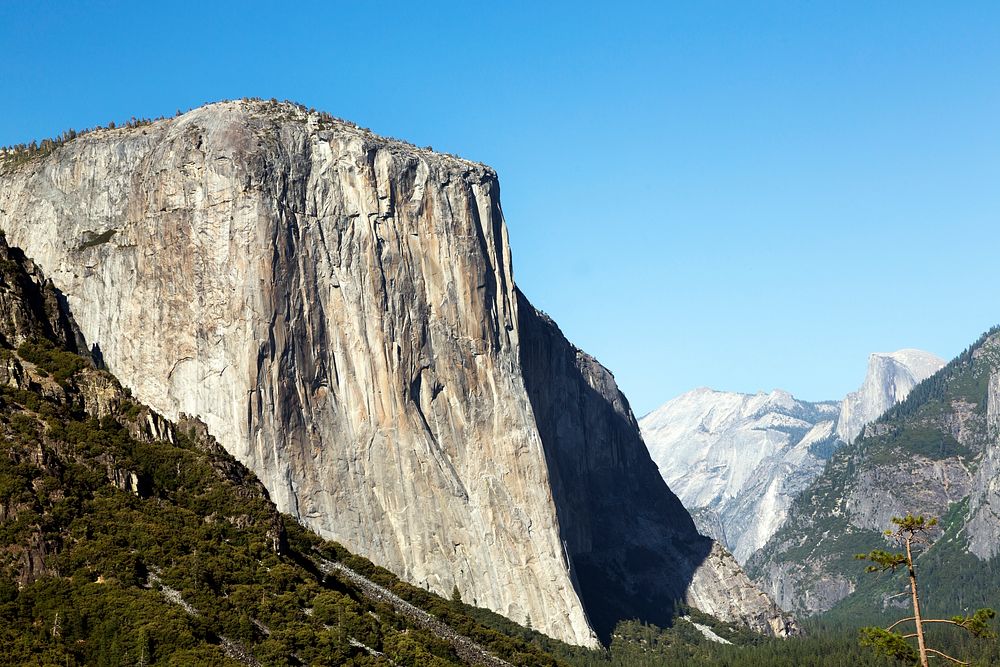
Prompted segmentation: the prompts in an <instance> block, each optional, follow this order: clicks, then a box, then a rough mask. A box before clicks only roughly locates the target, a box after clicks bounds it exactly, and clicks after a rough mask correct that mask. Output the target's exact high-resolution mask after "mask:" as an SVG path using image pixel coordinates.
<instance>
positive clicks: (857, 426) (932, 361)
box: [837, 349, 944, 442]
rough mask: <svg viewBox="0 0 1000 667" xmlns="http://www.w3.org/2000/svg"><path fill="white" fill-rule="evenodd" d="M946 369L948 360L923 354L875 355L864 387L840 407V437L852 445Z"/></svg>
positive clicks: (897, 352)
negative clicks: (876, 421)
mask: <svg viewBox="0 0 1000 667" xmlns="http://www.w3.org/2000/svg"><path fill="white" fill-rule="evenodd" d="M943 366H944V359H941V358H940V357H938V356H937V355H935V354H931V353H930V352H924V351H923V350H914V349H906V350H898V351H896V352H891V353H882V352H875V353H873V354H872V355H871V356H870V357H868V373H867V374H866V375H865V381H864V384H862V385H861V387H860V388H859V389H858V390H857V391H854V392H851V393H850V394H848V395H847V397H846V398H844V400H843V402H842V403H841V404H840V420H839V421H838V422H837V437H839V438H840V439H841V440H842V441H844V442H852V441H853V440H854V438H856V437H857V436H858V435H859V434H860V433H861V431H862V429H864V427H865V424H868V423H869V422H872V421H874V420H875V419H876V418H878V417H879V416H880V415H882V413H883V412H885V411H886V410H888V409H889V408H891V407H892V406H894V405H896V404H897V403H899V402H900V401H902V400H903V399H904V398H906V396H907V395H908V394H909V393H910V391H911V390H912V389H913V388H914V387H915V386H917V385H918V384H920V382H921V381H923V380H925V379H926V378H929V377H930V376H931V375H933V374H934V373H937V372H938V371H939V370H941V368H942V367H943Z"/></svg>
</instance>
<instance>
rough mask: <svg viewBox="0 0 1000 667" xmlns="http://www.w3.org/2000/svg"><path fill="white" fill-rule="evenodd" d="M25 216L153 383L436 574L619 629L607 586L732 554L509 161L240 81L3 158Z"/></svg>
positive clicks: (345, 527) (408, 562) (23, 235)
mask: <svg viewBox="0 0 1000 667" xmlns="http://www.w3.org/2000/svg"><path fill="white" fill-rule="evenodd" d="M0 228H2V229H4V230H6V231H7V233H8V235H9V236H10V237H11V240H12V242H13V243H16V244H17V245H20V246H22V247H23V248H25V250H26V252H27V253H28V254H29V255H30V256H31V257H33V258H34V259H35V260H37V261H38V262H39V263H40V264H41V265H42V266H43V267H44V268H45V269H46V271H47V273H48V275H50V276H51V278H52V280H53V281H54V283H55V284H56V285H57V286H58V287H59V288H60V289H61V290H62V291H63V292H65V293H66V295H67V297H68V299H69V302H70V305H71V307H72V310H73V312H74V314H75V317H76V320H77V321H78V322H79V324H80V328H81V330H82V331H83V332H84V334H85V335H86V337H87V340H88V341H90V342H91V343H93V344H94V345H95V346H99V352H100V354H101V355H102V357H103V359H104V360H105V362H106V363H107V365H108V366H109V368H111V369H112V370H113V371H114V372H115V373H116V374H117V375H118V377H120V378H121V379H122V381H123V382H125V383H126V384H127V385H129V386H130V387H131V389H132V390H133V392H134V393H135V395H136V396H137V397H138V398H139V399H140V400H142V401H143V402H145V403H147V404H149V405H151V406H152V407H153V408H154V409H155V410H157V411H159V412H161V413H163V414H164V415H166V416H168V417H170V418H177V417H178V416H179V415H180V414H182V413H183V414H190V415H194V416H196V417H198V418H200V419H201V420H203V421H204V422H205V424H206V425H207V427H208V430H209V431H210V432H211V433H212V434H213V435H214V436H215V437H216V438H218V440H219V442H220V443H221V444H222V445H223V446H224V447H225V448H226V449H227V450H228V451H229V452H231V453H232V454H234V455H235V456H236V457H237V458H238V459H240V460H241V461H242V462H244V463H245V464H247V465H248V466H249V467H250V468H251V469H253V470H254V471H255V472H256V473H257V474H258V476H259V477H260V478H261V480H262V481H264V483H265V485H266V486H267V488H268V490H269V491H270V493H271V495H272V497H273V498H274V500H275V502H276V504H277V505H278V506H279V507H280V508H281V509H283V510H286V511H289V512H291V513H293V514H294V515H296V516H297V517H299V518H300V519H301V520H302V521H303V522H304V523H306V524H307V525H309V526H310V527H311V528H313V529H315V530H316V531H317V532H319V533H320V534H321V535H323V536H324V537H327V538H332V539H335V540H338V541H340V542H342V543H343V544H344V545H345V546H347V547H348V548H349V549H351V550H353V551H357V552H360V553H363V554H365V555H366V556H368V557H370V558H371V559H373V560H374V561H376V562H378V563H379V564H381V565H384V566H385V567H387V568H389V569H391V570H393V571H395V572H397V573H399V574H400V575H401V576H402V577H404V578H406V579H408V580H409V581H412V582H415V583H417V584H421V585H425V586H427V587H429V588H431V589H432V590H434V591H436V592H439V593H447V592H450V591H451V590H452V588H453V587H455V586H457V587H458V589H459V590H460V591H461V593H462V596H463V598H464V599H465V600H466V601H469V602H472V603H474V604H478V605H481V606H485V607H489V608H491V609H494V610H496V611H498V612H500V613H502V614H505V615H507V616H508V617H510V618H513V619H514V620H517V621H524V620H525V619H526V618H528V617H530V618H531V622H532V624H533V625H534V626H535V627H537V628H539V629H540V630H542V631H544V632H546V633H548V634H550V635H552V636H555V637H558V638H560V639H563V640H566V641H569V642H573V643H577V644H586V645H593V644H595V643H596V639H595V636H594V633H593V631H592V627H591V623H590V621H589V620H588V617H587V611H590V612H591V613H594V610H596V609H599V608H603V607H604V606H607V607H609V608H611V609H613V610H616V611H617V613H619V614H626V615H624V616H621V617H623V618H631V617H634V616H639V617H642V614H644V613H646V609H648V608H649V607H650V606H651V605H652V606H655V607H656V608H658V609H662V608H666V607H668V606H669V602H670V601H671V600H673V599H674V598H675V597H678V596H683V595H684V591H685V590H687V588H688V584H689V583H690V580H691V578H692V577H697V576H698V575H697V574H696V573H697V571H698V569H699V568H701V569H702V570H704V569H705V567H707V566H703V565H702V563H701V561H702V560H703V559H704V556H705V555H707V553H708V552H709V550H710V544H709V543H708V542H707V541H706V540H702V539H701V538H699V537H698V536H697V534H696V533H695V531H694V529H693V526H692V525H691V521H690V518H689V517H688V516H687V514H686V513H685V512H684V510H683V508H682V507H681V506H680V505H679V503H677V501H676V498H674V496H673V495H672V494H671V493H670V492H669V490H668V489H667V488H666V486H665V485H664V484H663V482H662V481H661V480H660V479H659V477H658V476H657V475H656V470H655V467H654V466H653V465H652V463H651V462H650V461H649V458H648V455H646V453H645V450H644V449H643V448H642V442H641V439H640V438H639V435H638V431H637V429H636V426H635V422H634V419H633V418H632V416H631V412H630V411H629V409H628V406H627V403H626V402H625V400H624V397H622V396H621V394H620V393H619V392H618V390H617V388H616V387H615V385H614V382H613V379H612V378H611V375H610V373H608V372H607V371H606V370H605V369H603V368H602V367H600V365H599V364H597V363H596V362H595V361H593V360H592V359H590V358H589V357H585V356H580V355H582V353H578V352H576V351H573V350H574V348H571V346H569V344H568V343H566V342H565V339H563V338H562V336H561V334H559V332H558V330H557V329H556V328H555V327H554V325H553V324H552V323H551V322H548V321H547V320H545V319H544V318H541V317H540V316H538V315H537V314H536V313H535V312H534V310H533V309H532V308H531V307H530V305H529V304H528V303H527V301H525V300H524V299H523V297H521V296H520V295H519V294H518V293H517V291H516V289H515V287H514V282H513V278H512V273H511V261H510V248H509V245H508V242H507V236H506V234H507V233H506V228H505V225H504V222H503V216H502V213H501V209H500V202H499V186H498V183H497V179H496V175H495V174H494V172H493V171H492V170H491V169H489V168H488V167H485V166H483V165H479V164H475V163H472V162H468V161H465V160H461V159H459V158H455V157H450V156H445V155H440V154H435V153H432V152H431V151H429V150H422V149H418V148H415V147H413V146H411V145H409V144H404V143H402V142H397V141H392V140H386V139H382V138H379V137H376V136H374V135H372V134H371V133H370V132H368V131H366V130H362V129H359V128H357V127H355V126H353V125H350V124H348V123H344V122H341V121H334V120H332V119H330V118H329V117H326V116H322V115H319V114H315V113H306V112H305V111H304V110H303V109H301V108H299V107H296V106H294V105H289V104H276V103H267V102H253V101H242V102H226V103H219V104H214V105H210V106H208V107H204V108H201V109H198V110H195V111H193V112H190V113H188V114H185V115H184V116H181V117H179V118H177V119H172V120H168V121H159V122H156V123H154V124H152V125H147V126H143V127H139V128H132V129H124V130H123V129H119V130H101V131H96V132H93V133H90V134H87V135H85V136H83V137H79V138H77V139H75V140H74V141H72V142H70V143H69V144H67V145H64V146H62V147H60V148H58V149H57V150H55V152H54V153H52V154H51V155H48V156H46V157H44V158H39V159H37V160H34V161H31V162H28V163H27V164H24V165H21V166H19V167H17V168H12V167H9V166H8V167H4V166H3V163H2V162H0ZM546 346H548V347H546ZM95 352H96V350H95ZM560 392H565V393H564V394H563V393H560ZM633 483H635V485H636V486H635V488H628V487H630V485H632V484H633ZM590 485H593V487H591V486H590ZM591 512H593V514H591ZM653 546H655V547H657V548H660V547H664V546H666V547H668V551H669V550H672V551H671V552H670V555H669V556H668V557H663V556H657V555H656V554H651V547H653ZM633 571H634V572H636V573H637V574H636V578H634V579H633V578H632V574H631V573H632V572H633ZM604 596H607V597H606V598H605V597H604ZM702 597H703V598H704V599H706V600H708V599H711V596H702ZM581 598H582V600H583V601H582V602H581ZM768 604H769V601H766V600H765V601H763V602H762V601H760V600H759V598H758V599H757V600H756V601H755V602H754V603H753V604H751V603H750V602H745V603H744V602H741V603H740V605H738V606H737V607H738V608H737V609H736V610H735V611H733V610H728V611H732V613H730V616H731V617H732V618H733V619H734V620H740V621H743V622H745V623H746V624H749V625H752V626H754V627H760V628H761V629H768V628H771V630H770V631H772V632H777V631H778V630H775V629H774V628H776V627H777V626H776V625H775V624H774V623H771V622H770V621H772V620H774V618H775V617H776V618H779V619H780V614H778V612H777V609H776V608H774V606H773V604H771V605H770V606H768ZM585 608H586V609H587V611H585ZM705 611H707V612H709V613H711V612H713V611H715V610H714V609H711V608H709V609H705ZM728 611H727V613H728ZM779 625H780V623H779ZM600 627H604V626H600ZM782 631H783V630H782Z"/></svg>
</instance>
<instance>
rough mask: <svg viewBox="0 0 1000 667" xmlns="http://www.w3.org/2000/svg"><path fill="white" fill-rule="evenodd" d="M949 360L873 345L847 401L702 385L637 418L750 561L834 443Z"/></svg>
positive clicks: (679, 485)
mask: <svg viewBox="0 0 1000 667" xmlns="http://www.w3.org/2000/svg"><path fill="white" fill-rule="evenodd" d="M943 365H944V362H943V361H942V360H941V359H939V358H938V357H936V356H934V355H933V354H930V353H928V352H923V351H920V350H899V351H897V352H892V353H875V354H872V355H871V356H870V357H869V361H868V372H867V374H866V376H865V380H864V383H863V384H862V385H861V387H860V388H859V389H858V391H856V392H852V393H851V394H849V395H848V396H847V397H846V398H845V399H844V400H843V401H841V402H840V403H835V402H833V401H826V402H819V403H811V402H808V401H802V400H799V399H796V398H795V397H794V396H792V395H791V394H789V393H788V392H786V391H781V390H775V391H773V392H771V393H769V394H765V393H763V392H761V393H757V394H739V393H735V392H723V391H714V390H712V389H707V388H702V389H696V390H694V391H690V392H688V393H686V394H683V395H681V396H678V397H677V398H675V399H672V400H670V401H668V402H666V403H665V404H663V405H662V406H660V407H659V408H657V409H656V410H654V411H653V412H651V413H650V414H648V415H647V416H645V417H643V418H642V420H641V421H640V427H641V428H642V434H643V438H644V439H645V441H646V444H647V446H648V447H649V451H650V455H651V456H652V457H653V460H654V461H655V462H656V464H657V465H658V466H659V469H660V473H661V474H662V475H663V479H664V480H666V482H667V484H668V485H669V486H670V488H671V489H672V490H673V491H674V492H675V493H677V495H678V497H679V498H680V499H681V502H683V503H684V506H685V507H686V508H688V510H689V511H690V512H691V514H692V516H693V517H694V518H695V522H696V524H697V525H698V528H699V530H700V531H701V532H702V533H704V534H706V535H710V536H711V537H713V538H715V539H716V540H718V541H719V542H721V543H722V544H724V545H725V546H726V547H727V548H729V549H730V550H731V551H732V552H733V555H734V556H736V559H737V560H738V561H739V562H741V563H745V562H746V561H747V559H749V558H750V557H751V556H752V555H753V554H754V553H755V552H756V551H757V550H758V549H760V548H761V547H763V546H764V544H765V543H767V540H768V539H770V537H771V536H772V535H773V534H774V533H775V531H777V530H778V529H779V528H780V527H781V525H782V524H783V523H784V521H785V519H786V517H787V516H788V510H789V507H790V506H791V504H792V501H793V500H794V499H795V497H796V496H798V494H799V493H801V492H802V491H803V490H804V489H805V488H806V487H807V486H808V485H809V483H810V482H812V480H813V479H815V478H816V476H817V475H819V474H820V472H821V471H822V470H823V466H824V465H825V464H826V461H827V460H828V459H829V457H830V455H831V454H832V453H833V451H834V450H835V449H836V448H837V447H839V446H840V445H842V444H843V443H844V442H846V441H849V440H850V439H852V438H853V435H856V430H857V429H858V428H860V427H861V426H863V425H864V424H866V423H868V422H870V421H873V420H874V419H875V418H877V417H878V416H879V415H881V414H882V413H883V412H885V410H886V409H888V408H889V407H891V406H893V405H895V404H896V403H898V402H899V401H901V400H902V399H904V398H905V397H906V395H907V394H908V393H909V392H910V390H911V389H912V388H913V387H914V386H915V385H916V384H917V382H919V381H920V380H923V379H924V378H927V377H929V376H930V375H932V374H933V373H934V372H935V371H937V370H938V369H940V368H941V366H943Z"/></svg>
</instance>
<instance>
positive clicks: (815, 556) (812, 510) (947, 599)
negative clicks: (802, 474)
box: [748, 328, 1000, 614]
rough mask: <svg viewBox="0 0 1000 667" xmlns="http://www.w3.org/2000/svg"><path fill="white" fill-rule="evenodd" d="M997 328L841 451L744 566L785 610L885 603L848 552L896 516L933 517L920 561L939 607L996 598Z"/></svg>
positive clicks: (999, 476)
mask: <svg viewBox="0 0 1000 667" xmlns="http://www.w3.org/2000/svg"><path fill="white" fill-rule="evenodd" d="M998 480H1000V329H996V328H995V329H992V330H990V331H989V332H987V333H986V334H984V335H983V336H982V337H981V338H980V339H979V340H978V341H976V342H975V343H974V344H973V345H972V346H970V347H969V348H968V349H967V350H966V351H965V352H963V353H962V354H961V355H959V356H958V357H957V358H956V359H954V360H953V361H951V362H949V363H948V365H947V366H945V367H944V368H943V369H941V370H940V371H938V372H937V373H935V374H934V375H933V376H931V377H930V378H928V379H926V380H925V381H923V382H922V383H920V384H918V385H917V386H916V387H915V388H913V389H912V391H911V392H910V393H909V395H908V397H907V398H906V400H904V401H903V402H901V403H899V404H897V405H896V406H894V407H892V408H890V409H889V410H888V411H887V412H886V413H885V414H884V415H883V416H881V417H880V418H879V419H878V420H876V421H875V422H874V423H872V424H869V425H868V426H866V427H865V428H864V430H863V432H862V433H861V434H860V436H859V437H858V438H857V439H856V440H855V441H854V442H852V443H851V444H849V445H845V446H844V447H842V448H841V449H839V450H838V451H837V452H836V453H835V454H834V456H833V457H832V459H831V460H830V462H829V463H828V464H827V466H826V468H825V469H824V471H823V473H822V474H821V475H820V476H819V477H817V478H816V479H815V480H814V481H813V483H812V484H811V485H810V486H809V488H808V489H807V490H806V491H805V492H803V493H802V494H801V495H800V496H799V497H798V498H797V499H796V500H795V502H794V504H793V506H792V508H791V511H790V513H789V516H788V519H787V521H786V522H785V524H784V526H782V528H781V529H780V530H779V531H778V532H777V533H775V535H774V536H773V537H772V539H771V540H770V541H769V542H768V544H767V545H765V547H764V548H763V549H762V550H761V551H759V552H758V553H757V554H755V555H754V556H753V557H752V558H751V559H750V561H749V563H748V569H749V570H750V571H751V573H752V574H753V575H754V576H755V577H757V578H758V580H759V581H761V582H762V583H763V584H764V586H765V588H767V589H768V590H769V591H770V592H771V593H772V594H773V595H774V596H775V598H776V599H777V600H778V601H779V604H781V605H782V606H783V607H784V608H786V609H794V610H796V611H797V612H799V613H804V614H813V613H819V612H824V611H827V610H829V609H831V608H833V607H834V606H835V605H836V606H837V607H838V608H844V609H845V613H854V612H853V611H850V610H854V609H855V608H856V607H859V606H860V607H869V608H870V607H872V603H874V604H875V606H876V608H877V606H878V604H879V603H881V604H883V605H888V604H892V602H891V601H892V599H893V596H892V593H894V592H895V590H890V589H887V588H886V587H885V585H884V584H883V583H880V582H878V581H876V580H871V579H870V578H868V579H866V578H864V577H863V568H860V567H858V564H857V562H856V561H854V560H853V558H852V556H853V554H854V553H858V552H862V551H866V550H869V549H872V548H878V547H879V546H881V545H882V544H883V538H882V535H881V531H882V530H883V529H885V528H886V527H887V526H888V525H889V521H890V518H891V517H892V516H899V515H902V514H905V513H906V512H914V513H919V514H924V515H927V516H933V517H940V518H941V520H942V531H941V532H940V533H939V534H938V535H936V536H935V539H936V541H935V542H934V544H933V546H932V547H931V548H930V549H928V550H927V551H926V552H925V553H923V554H922V555H921V556H920V558H919V559H918V564H920V567H921V571H922V573H923V579H924V581H925V584H924V586H925V587H927V586H928V585H930V586H932V587H933V588H931V589H929V590H927V591H926V593H927V594H928V595H929V597H930V598H931V599H932V600H934V601H935V604H941V605H942V606H943V607H944V608H945V609H948V608H951V609H954V610H957V611H960V610H962V609H965V608H976V607H981V606H996V605H997V604H998V603H1000V586H998V584H997V581H998V580H1000V579H998V577H1000V560H998V559H997V558H996V556H997V554H998V550H1000V483H998Z"/></svg>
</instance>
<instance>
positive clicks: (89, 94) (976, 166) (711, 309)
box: [0, 1, 1000, 414]
mask: <svg viewBox="0 0 1000 667" xmlns="http://www.w3.org/2000/svg"><path fill="white" fill-rule="evenodd" d="M289 5H290V6H291V3H289ZM540 5H541V6H540ZM872 5H877V6H872ZM154 6H155V7H157V8H156V9H150V8H151V7H154ZM163 6H164V7H166V3H163ZM159 7H160V4H156V5H153V4H152V3H135V2H132V3H127V4H126V3H110V2H91V3H79V5H78V6H71V3H54V2H53V3H28V2H23V3H14V2H4V3H0V43H2V44H3V45H4V49H3V51H4V60H3V63H2V65H0V109H2V113H0V144H10V143H16V142H21V141H27V140H30V139H32V138H41V137H45V136H50V135H54V134H57V133H59V132H60V131H62V130H64V129H66V128H68V127H74V128H81V127H86V126H91V125H94V124H99V123H102V124H103V123H106V122H107V121H109V120H116V121H121V120H126V119H128V118H129V117H130V116H133V115H134V116H157V115H169V114H172V113H173V112H174V111H175V110H176V109H178V108H180V109H182V110H186V109H188V108H191V107H194V106H198V105H200V104H202V103H205V102H209V101H214V100H218V99H224V98H232V97H241V96H260V97H277V98H282V99H283V98H289V99H294V100H297V101H300V102H302V103H304V104H306V105H309V106H314V107H316V108H320V109H324V110H327V111H329V112H331V113H333V114H334V115H337V116H341V117H345V118H349V119H351V120H354V121H356V122H358V123H360V124H361V125H364V126H367V127H370V128H372V129H373V130H375V131H376V132H379V133H382V134H387V135H391V136H396V137H400V138H405V139H407V140H410V141H412V142H414V143H416V144H419V145H428V144H429V145H433V146H434V147H435V148H437V149H440V150H444V151H448V152H454V153H458V154H461V155H463V156H466V157H469V158H471V159H475V160H480V161H483V162H486V163H488V164H490V165H492V166H493V167H495V168H496V169H497V171H498V173H499V174H500V179H501V188H502V194H503V205H504V211H505V214H506V217H507V222H508V225H509V227H510V235H511V242H512V245H513V252H514V265H515V278H516V280H517V282H518V284H519V285H520V286H521V288H522V289H523V290H524V291H525V293H526V294H527V295H528V296H529V298H531V299H532V301H533V302H534V303H535V304H536V305H538V306H539V307H541V308H542V309H544V310H545V311H547V312H548V313H549V314H551V315H552V316H553V317H554V318H555V319H556V320H557V321H558V322H559V323H560V325H561V326H562V328H563V330H564V332H565V333H566V334H567V335H568V336H569V338H570V339H571V340H573V341H574V342H575V343H576V344H577V345H579V346H580V347H582V348H584V349H585V350H587V351H588V352H591V353H592V354H594V355H595V356H597V357H598V358H599V359H600V360H601V361H602V362H603V363H604V364H605V365H607V366H608V367H609V368H611V369H612V370H613V371H614V373H615V375H616V377H617V378H618V380H619V383H620V384H621V386H622V388H623V389H624V390H625V392H626V394H627V395H628V396H629V397H630V399H631V401H632V403H633V407H634V408H635V410H636V412H637V413H638V414H642V413H645V412H647V411H648V410H650V409H652V408H653V407H655V406H656V405H658V404H659V403H661V402H663V401H664V400H666V399H668V398H670V397H672V396H674V395H676V394H678V393H680V392H682V391H685V390H687V389H690V388H693V387H697V386H702V385H708V386H712V387H715V388H719V389H730V390H737V391H757V390H760V389H763V390H769V389H772V388H774V387H781V388H784V389H788V390H790V391H792V392H793V393H795V394H796V395H798V396H801V397H803V398H807V399H823V398H837V397H840V396H841V395H843V394H844V393H846V392H847V391H849V390H851V389H853V388H855V387H856V386H857V385H858V384H859V383H860V381H861V379H862V376H863V373H864V368H865V364H866V358H867V354H868V353H869V352H872V351H888V350H894V349H897V348H900V347H921V348H924V349H928V350H930V351H933V352H936V353H937V354H940V355H942V356H945V357H951V356H953V355H954V354H956V353H958V352H959V351H960V350H961V349H962V348H963V347H965V346H966V345H967V344H969V343H970V342H972V341H973V340H974V339H975V338H976V337H977V336H978V335H979V333H981V332H982V331H983V330H985V329H986V328H987V327H989V326H990V325H992V324H995V323H997V322H1000V308H998V306H1000V298H998V293H1000V290H998V289H997V284H998V283H1000V281H998V280H997V278H996V277H995V275H996V273H997V265H998V262H997V260H998V258H1000V3H996V2H981V3H977V2H967V3H961V4H960V5H959V3H940V2H937V3H933V2H908V3H905V4H904V3H861V2H858V3H853V2H836V3H819V2H784V3H777V2H748V3H736V2H704V3H680V2H675V3H663V2H657V3H633V2H616V3H607V4H605V3H601V4H597V3H592V4H587V3H581V2H574V3H556V2H553V3H468V2H456V3H445V2H430V3H413V2H407V3H394V2H379V3H370V2H361V1H355V2H349V3H348V2H322V3H319V2H318V3H295V6H294V8H285V9H278V6H277V5H275V4H273V3H253V2H248V3H235V2H233V3H227V2H198V3H183V2H180V3H171V7H170V9H166V8H163V9H160V8H159Z"/></svg>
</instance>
